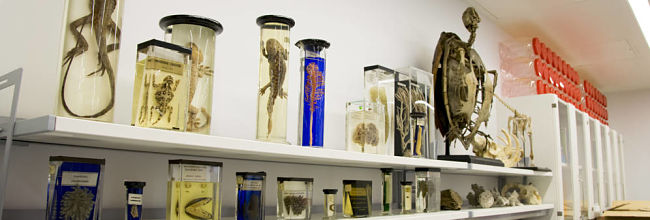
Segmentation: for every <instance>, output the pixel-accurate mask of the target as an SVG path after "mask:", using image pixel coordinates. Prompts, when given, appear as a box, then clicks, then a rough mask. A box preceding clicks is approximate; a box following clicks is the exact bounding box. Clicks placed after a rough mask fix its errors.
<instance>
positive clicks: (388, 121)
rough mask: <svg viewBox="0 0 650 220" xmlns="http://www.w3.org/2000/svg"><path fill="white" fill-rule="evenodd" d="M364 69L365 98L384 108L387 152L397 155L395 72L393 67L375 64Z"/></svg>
mask: <svg viewBox="0 0 650 220" xmlns="http://www.w3.org/2000/svg"><path fill="white" fill-rule="evenodd" d="M363 71H364V74H363V75H364V90H365V98H364V99H365V100H366V101H368V102H375V103H377V104H378V105H377V107H382V108H384V111H383V114H384V128H385V131H384V132H385V133H384V139H385V141H384V143H385V144H386V146H387V148H386V154H388V155H395V151H394V147H393V146H394V144H393V143H394V142H395V133H394V132H393V131H394V127H395V114H394V112H395V74H396V72H395V71H394V70H392V69H389V68H386V67H383V66H379V65H374V66H366V67H364V68H363Z"/></svg>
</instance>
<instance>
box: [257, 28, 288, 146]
mask: <svg viewBox="0 0 650 220" xmlns="http://www.w3.org/2000/svg"><path fill="white" fill-rule="evenodd" d="M294 24H295V22H294V20H293V19H291V18H288V17H283V16H277V15H264V16H261V17H258V18H257V25H259V26H260V65H259V68H260V69H259V87H258V91H257V93H258V96H257V135H256V137H257V139H258V140H262V141H268V142H278V143H287V92H288V86H287V81H286V80H285V79H287V78H288V77H287V67H288V65H289V45H290V44H289V43H290V40H289V33H290V32H289V30H290V29H291V28H292V27H293V26H294Z"/></svg>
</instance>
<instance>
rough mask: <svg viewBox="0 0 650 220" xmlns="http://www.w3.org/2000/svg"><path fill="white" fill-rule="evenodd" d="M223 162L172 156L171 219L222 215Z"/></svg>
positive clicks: (215, 219) (168, 214)
mask: <svg viewBox="0 0 650 220" xmlns="http://www.w3.org/2000/svg"><path fill="white" fill-rule="evenodd" d="M221 167H222V164H221V163H220V162H212V161H197V160H170V161H169V182H168V183H167V220H185V219H187V220H189V219H210V220H218V219H221V198H220V196H221V193H220V190H219V188H220V186H219V185H220V184H221Z"/></svg>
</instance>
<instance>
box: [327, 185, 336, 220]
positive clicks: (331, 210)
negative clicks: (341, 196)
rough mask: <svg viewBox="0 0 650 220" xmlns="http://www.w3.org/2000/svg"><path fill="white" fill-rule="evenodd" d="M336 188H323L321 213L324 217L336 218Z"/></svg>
mask: <svg viewBox="0 0 650 220" xmlns="http://www.w3.org/2000/svg"><path fill="white" fill-rule="evenodd" d="M338 191H339V190H338V189H323V197H324V199H325V201H323V213H324V214H323V215H324V217H323V218H324V219H336V217H335V216H336V202H335V200H336V193H337V192H338Z"/></svg>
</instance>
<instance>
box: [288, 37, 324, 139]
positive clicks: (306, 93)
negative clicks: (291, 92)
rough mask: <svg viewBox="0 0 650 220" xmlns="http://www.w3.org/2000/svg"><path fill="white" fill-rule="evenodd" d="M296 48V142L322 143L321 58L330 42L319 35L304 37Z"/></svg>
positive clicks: (322, 59) (322, 69) (322, 75)
mask: <svg viewBox="0 0 650 220" xmlns="http://www.w3.org/2000/svg"><path fill="white" fill-rule="evenodd" d="M296 46H297V47H298V48H300V73H301V77H300V79H302V83H301V84H300V96H299V98H300V99H299V100H298V103H300V107H299V111H300V113H299V114H298V144H299V145H302V146H309V147H323V134H324V133H325V73H326V72H325V67H326V66H325V60H326V59H327V53H326V52H327V48H329V46H330V43H328V42H327V41H324V40H320V39H304V40H300V41H298V42H297V43H296Z"/></svg>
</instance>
